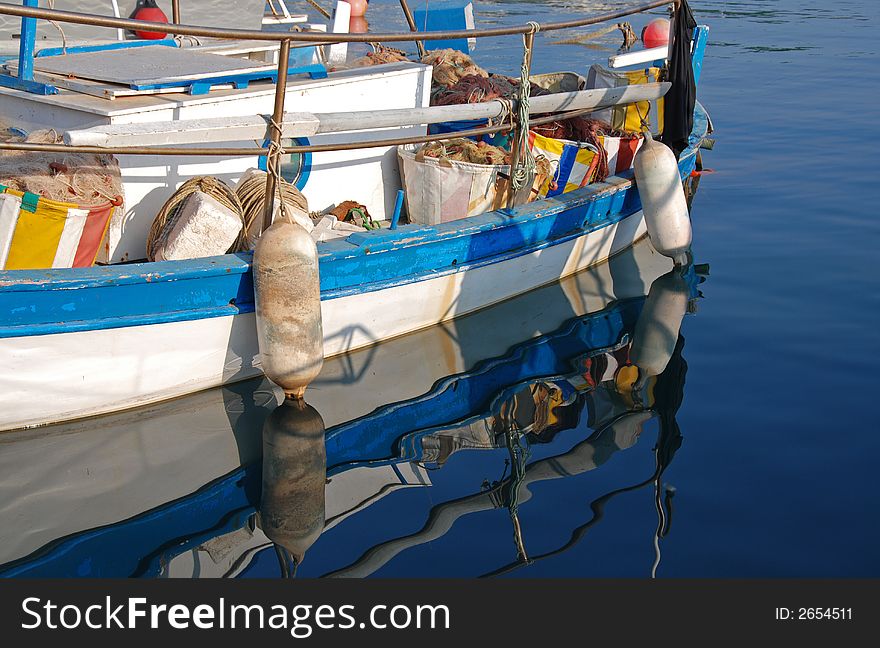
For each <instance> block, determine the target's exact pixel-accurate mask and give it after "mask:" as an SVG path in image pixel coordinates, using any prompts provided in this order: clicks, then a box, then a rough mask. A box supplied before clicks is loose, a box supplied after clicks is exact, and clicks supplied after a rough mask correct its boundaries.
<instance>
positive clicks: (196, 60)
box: [35, 47, 275, 86]
mask: <svg viewBox="0 0 880 648" xmlns="http://www.w3.org/2000/svg"><path fill="white" fill-rule="evenodd" d="M35 69H36V70H39V71H40V72H49V73H52V74H59V75H64V76H74V77H77V78H83V79H93V80H96V81H104V82H110V83H118V84H121V85H131V86H145V85H155V84H168V83H173V82H176V81H193V80H198V79H207V78H216V77H218V76H222V75H225V74H228V75H241V74H252V73H260V72H271V71H273V70H275V66H274V65H266V64H260V65H254V62H253V61H250V60H247V59H239V58H234V57H229V56H221V55H219V54H210V53H206V52H198V51H194V50H192V49H177V48H172V47H161V48H160V47H157V48H155V49H154V50H152V51H150V53H149V55H145V54H144V52H143V51H139V50H138V49H119V50H109V51H101V52H83V53H80V54H67V55H63V56H50V57H46V58H39V59H37V60H36V61H35Z"/></svg>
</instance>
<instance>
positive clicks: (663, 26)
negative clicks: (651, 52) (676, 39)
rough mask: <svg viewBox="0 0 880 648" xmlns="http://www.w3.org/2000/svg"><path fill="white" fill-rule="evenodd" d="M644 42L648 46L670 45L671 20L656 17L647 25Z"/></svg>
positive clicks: (643, 34) (643, 32)
mask: <svg viewBox="0 0 880 648" xmlns="http://www.w3.org/2000/svg"><path fill="white" fill-rule="evenodd" d="M642 43H644V45H645V47H648V48H650V47H662V46H663V45H669V21H668V20H666V18H655V19H654V20H652V21H651V22H649V23H648V24H647V25H645V28H644V29H643V30H642Z"/></svg>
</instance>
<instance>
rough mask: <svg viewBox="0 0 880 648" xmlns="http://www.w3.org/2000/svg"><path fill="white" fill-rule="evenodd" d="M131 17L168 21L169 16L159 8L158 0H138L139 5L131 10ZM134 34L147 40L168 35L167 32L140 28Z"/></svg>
mask: <svg viewBox="0 0 880 648" xmlns="http://www.w3.org/2000/svg"><path fill="white" fill-rule="evenodd" d="M129 18H131V19H132V20H149V21H150V22H161V23H167V22H168V16H166V15H165V12H164V11H162V10H161V9H159V6H158V5H157V4H156V0H138V3H137V6H136V7H135V8H134V11H132V12H131V16H129ZM134 34H135V36H137V37H138V38H143V39H145V40H159V39H160V38H165V36H166V35H167V34H166V33H165V32H154V31H141V30H139V29H136V30H135V31H134Z"/></svg>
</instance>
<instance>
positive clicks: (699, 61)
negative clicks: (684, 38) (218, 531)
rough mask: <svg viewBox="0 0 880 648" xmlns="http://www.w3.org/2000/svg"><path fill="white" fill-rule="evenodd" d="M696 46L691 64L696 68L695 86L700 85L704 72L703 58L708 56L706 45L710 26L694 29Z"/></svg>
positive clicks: (698, 26)
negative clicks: (701, 75)
mask: <svg viewBox="0 0 880 648" xmlns="http://www.w3.org/2000/svg"><path fill="white" fill-rule="evenodd" d="M693 42H694V46H693V50H692V51H691V63H692V64H693V67H694V84H695V85H699V84H700V72H702V71H703V57H704V55H705V54H706V44H707V43H708V42H709V26H708V25H697V28H696V29H694V41H693Z"/></svg>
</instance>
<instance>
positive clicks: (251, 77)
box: [130, 63, 327, 95]
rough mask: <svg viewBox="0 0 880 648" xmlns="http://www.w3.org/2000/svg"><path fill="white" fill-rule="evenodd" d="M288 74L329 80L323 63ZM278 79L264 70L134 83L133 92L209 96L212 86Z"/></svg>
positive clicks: (242, 86) (294, 67)
mask: <svg viewBox="0 0 880 648" xmlns="http://www.w3.org/2000/svg"><path fill="white" fill-rule="evenodd" d="M288 74H308V75H309V76H310V77H311V78H312V79H325V78H327V68H326V67H325V66H324V64H323V63H311V64H309V65H297V66H293V67H291V68H290V69H289V70H288ZM277 78H278V71H277V70H264V71H262V72H243V73H241V74H226V75H218V76H216V77H209V78H206V79H190V80H186V79H183V80H178V81H164V82H162V83H132V84H130V87H131V88H132V89H133V90H158V89H161V88H180V87H188V88H189V93H190V94H193V95H202V94H207V93H208V92H209V91H210V90H211V87H212V86H215V85H222V84H226V83H232V84H233V85H235V87H237V88H246V87H247V86H248V84H249V83H250V82H251V81H272V82H273V83H275V81H276V80H277Z"/></svg>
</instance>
